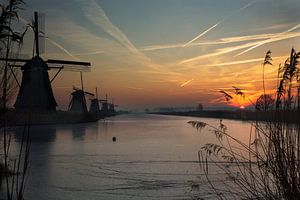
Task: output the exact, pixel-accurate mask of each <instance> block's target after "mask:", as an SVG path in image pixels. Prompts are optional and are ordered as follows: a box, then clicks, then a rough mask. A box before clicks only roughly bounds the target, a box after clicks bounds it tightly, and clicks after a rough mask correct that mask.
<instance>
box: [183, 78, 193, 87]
mask: <svg viewBox="0 0 300 200" xmlns="http://www.w3.org/2000/svg"><path fill="white" fill-rule="evenodd" d="M193 80H194V79H193V78H192V79H191V80H188V81H186V82H184V83H182V84H181V85H180V87H184V86H187V85H188V84H190V83H191V82H192V81H193Z"/></svg>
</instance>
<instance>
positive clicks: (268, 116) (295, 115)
mask: <svg viewBox="0 0 300 200" xmlns="http://www.w3.org/2000/svg"><path fill="white" fill-rule="evenodd" d="M150 114H158V115H174V116H186V117H206V118H217V119H234V120H242V121H274V120H276V121H286V122H291V123H299V120H300V118H299V117H300V113H299V112H296V111H295V112H292V111H290V112H286V111H276V112H275V111H248V110H237V111H223V110H213V111H211V110H210V111H185V112H153V113H150Z"/></svg>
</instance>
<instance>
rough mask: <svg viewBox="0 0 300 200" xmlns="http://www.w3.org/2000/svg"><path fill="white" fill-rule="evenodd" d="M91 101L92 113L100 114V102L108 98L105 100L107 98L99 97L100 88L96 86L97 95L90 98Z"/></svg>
mask: <svg viewBox="0 0 300 200" xmlns="http://www.w3.org/2000/svg"><path fill="white" fill-rule="evenodd" d="M90 101H91V105H90V110H89V111H90V113H94V114H99V113H100V105H99V102H100V103H102V102H105V101H107V100H105V99H99V97H98V90H97V88H96V97H95V98H92V99H90Z"/></svg>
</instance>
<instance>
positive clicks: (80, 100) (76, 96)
mask: <svg viewBox="0 0 300 200" xmlns="http://www.w3.org/2000/svg"><path fill="white" fill-rule="evenodd" d="M73 90H74V92H72V93H71V96H72V98H71V101H70V104H69V108H68V110H69V111H70V112H74V113H87V111H88V110H87V105H86V100H85V96H86V95H90V96H94V94H92V93H90V92H85V91H84V90H83V89H79V88H76V87H73Z"/></svg>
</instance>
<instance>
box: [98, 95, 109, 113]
mask: <svg viewBox="0 0 300 200" xmlns="http://www.w3.org/2000/svg"><path fill="white" fill-rule="evenodd" d="M100 102H101V104H102V106H101V112H102V113H103V114H104V115H107V113H108V110H109V108H108V106H109V103H108V100H107V94H106V95H105V99H103V100H100Z"/></svg>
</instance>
